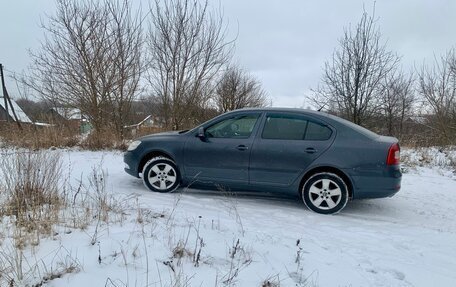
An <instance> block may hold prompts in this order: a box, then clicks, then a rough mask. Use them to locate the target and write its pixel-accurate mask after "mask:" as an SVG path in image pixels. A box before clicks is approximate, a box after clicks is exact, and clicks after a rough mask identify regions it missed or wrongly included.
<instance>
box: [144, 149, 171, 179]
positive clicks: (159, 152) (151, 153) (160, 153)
mask: <svg viewBox="0 0 456 287" xmlns="http://www.w3.org/2000/svg"><path fill="white" fill-rule="evenodd" d="M159 156H162V157H166V158H169V159H170V160H172V161H174V162H176V161H175V159H174V158H173V157H172V156H171V155H169V153H167V152H164V151H162V150H151V151H149V152H147V153H146V154H145V155H144V156H143V157H142V158H141V161H140V162H139V164H138V174H139V173H142V171H143V169H144V166H145V165H146V163H147V162H148V161H149V160H151V159H153V158H154V157H159ZM178 168H179V167H178Z"/></svg>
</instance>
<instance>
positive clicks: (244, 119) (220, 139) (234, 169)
mask: <svg viewBox="0 0 456 287" xmlns="http://www.w3.org/2000/svg"><path fill="white" fill-rule="evenodd" d="M260 115H261V112H248V113H242V114H239V113H238V114H236V115H232V116H228V117H225V118H222V119H221V120H220V121H217V122H215V123H212V124H210V125H209V126H207V127H205V135H206V139H205V140H201V139H200V138H198V137H196V136H192V137H191V138H189V140H188V141H187V142H186V144H185V148H184V158H185V160H184V162H185V163H184V167H185V173H186V175H187V177H189V178H190V179H204V180H214V181H215V182H236V183H242V184H247V183H248V178H249V177H248V168H249V160H250V152H251V149H252V144H253V138H254V134H255V132H256V130H257V128H258V125H259V119H260Z"/></svg>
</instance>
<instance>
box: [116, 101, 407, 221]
mask: <svg viewBox="0 0 456 287" xmlns="http://www.w3.org/2000/svg"><path fill="white" fill-rule="evenodd" d="M399 159H400V148H399V144H398V141H397V139H396V138H393V137H386V136H380V135H377V134H375V133H373V132H371V131H369V130H367V129H365V128H362V127H360V126H358V125H355V124H353V123H351V122H349V121H346V120H343V119H341V118H338V117H336V116H332V115H329V114H326V113H323V112H316V111H310V110H302V109H278V108H266V109H242V110H236V111H233V112H229V113H226V114H223V115H220V116H218V117H216V118H214V119H212V120H210V121H208V122H206V123H204V124H202V125H200V126H198V127H196V128H194V129H192V130H190V131H181V132H167V133H160V134H154V135H150V136H146V137H142V138H140V139H138V140H136V141H134V142H132V143H131V144H130V146H129V148H128V151H127V152H126V153H125V155H124V162H125V165H126V166H125V171H126V172H127V173H129V174H131V175H133V176H135V177H142V179H143V181H144V184H145V186H146V187H147V188H149V189H150V190H152V191H156V192H171V191H174V190H175V189H176V188H178V187H179V186H186V185H189V184H191V185H192V186H201V185H203V186H207V185H210V186H217V187H223V188H224V189H229V190H250V191H261V192H279V193H282V194H284V193H287V194H292V195H298V196H299V197H301V198H302V200H303V201H304V203H305V204H306V206H307V207H308V208H310V209H311V210H313V211H315V212H318V213H325V214H330V213H336V212H338V211H340V210H342V208H344V207H345V205H346V204H347V202H348V200H349V199H360V198H379V197H388V196H393V195H394V194H395V193H396V192H398V191H399V189H400V186H401V185H400V184H401V177H402V174H401V171H400V166H399Z"/></svg>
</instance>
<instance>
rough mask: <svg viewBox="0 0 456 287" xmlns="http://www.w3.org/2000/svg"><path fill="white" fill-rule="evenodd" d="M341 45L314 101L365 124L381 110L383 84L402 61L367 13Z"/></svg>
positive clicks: (327, 68)
mask: <svg viewBox="0 0 456 287" xmlns="http://www.w3.org/2000/svg"><path fill="white" fill-rule="evenodd" d="M339 43H340V47H339V48H338V49H337V50H336V51H335V52H334V54H333V56H332V59H331V60H330V61H328V62H326V64H325V68H324V74H323V79H322V85H321V86H320V87H319V88H318V89H317V90H316V91H314V92H315V97H314V98H313V99H312V100H314V102H315V103H316V104H317V105H318V106H320V107H329V108H330V109H333V110H335V112H336V113H338V114H339V115H340V116H342V117H344V118H346V119H349V120H351V121H353V122H354V123H356V124H360V125H362V124H363V123H364V122H365V121H366V119H368V118H369V117H370V116H371V115H372V114H374V113H375V112H378V111H379V108H380V106H379V102H378V100H379V98H380V95H381V94H382V93H383V92H384V85H383V83H382V82H383V81H384V80H385V78H386V77H387V76H388V75H389V74H390V73H393V72H394V71H395V70H396V69H397V66H398V63H399V60H400V58H399V57H398V56H397V55H396V54H394V53H392V52H390V51H388V50H387V49H386V44H384V43H382V42H381V34H380V31H379V28H378V27H377V25H376V23H375V19H374V16H369V15H368V14H367V13H366V12H364V14H363V16H362V17H361V20H360V22H359V23H358V24H357V25H356V27H355V28H354V29H352V28H351V27H349V28H348V29H345V32H344V35H343V37H342V38H341V39H340V40H339Z"/></svg>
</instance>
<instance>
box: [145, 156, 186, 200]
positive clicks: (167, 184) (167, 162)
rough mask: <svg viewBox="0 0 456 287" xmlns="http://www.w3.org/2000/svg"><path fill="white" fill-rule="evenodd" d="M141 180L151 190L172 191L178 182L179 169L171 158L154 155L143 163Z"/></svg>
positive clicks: (177, 185)
mask: <svg viewBox="0 0 456 287" xmlns="http://www.w3.org/2000/svg"><path fill="white" fill-rule="evenodd" d="M143 182H144V185H145V186H146V187H147V188H148V189H150V190H151V191H154V192H162V193H166V192H172V191H174V190H176V188H178V187H179V184H180V174H179V169H178V168H177V166H176V164H175V163H174V162H173V161H172V160H171V159H169V158H166V157H155V158H153V159H151V160H149V161H148V162H147V163H146V164H145V165H144V168H143Z"/></svg>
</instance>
